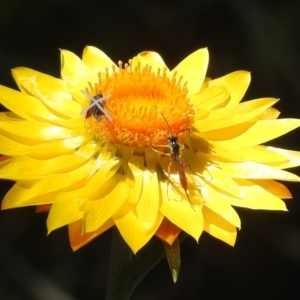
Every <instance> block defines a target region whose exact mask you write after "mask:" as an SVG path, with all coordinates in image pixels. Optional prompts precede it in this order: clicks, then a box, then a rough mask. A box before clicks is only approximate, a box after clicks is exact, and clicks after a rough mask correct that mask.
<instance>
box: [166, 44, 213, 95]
mask: <svg viewBox="0 0 300 300" xmlns="http://www.w3.org/2000/svg"><path fill="white" fill-rule="evenodd" d="M207 66H208V51H207V48H203V49H199V50H197V51H195V52H193V53H192V54H190V55H189V56H187V57H186V58H185V59H184V60H183V61H181V62H180V63H179V64H178V65H177V66H176V67H175V69H174V70H172V72H171V74H170V75H171V76H172V74H174V73H175V72H177V75H176V76H177V78H180V77H181V76H183V79H182V82H183V83H185V82H187V88H188V91H189V92H188V93H189V95H192V94H195V93H197V92H199V91H200V88H201V86H202V83H203V81H204V78H205V74H206V71H207Z"/></svg>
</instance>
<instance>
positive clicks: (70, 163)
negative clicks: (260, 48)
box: [0, 144, 96, 180]
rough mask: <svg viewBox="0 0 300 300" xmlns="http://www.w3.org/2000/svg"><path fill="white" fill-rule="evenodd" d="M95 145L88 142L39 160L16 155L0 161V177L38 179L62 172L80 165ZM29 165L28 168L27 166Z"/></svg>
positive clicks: (91, 153) (89, 155)
mask: <svg viewBox="0 0 300 300" xmlns="http://www.w3.org/2000/svg"><path fill="white" fill-rule="evenodd" d="M95 147H96V145H93V144H88V145H85V146H83V147H81V148H79V150H78V151H76V152H75V153H73V154H70V155H63V156H58V157H55V158H52V159H46V160H39V159H33V158H30V157H26V156H18V157H15V158H12V159H10V160H6V161H5V162H2V163H0V178H5V179H13V180H26V179H39V178H43V177H44V176H46V175H50V174H53V173H63V172H67V171H70V170H74V169H76V168H78V167H80V166H82V165H83V164H84V163H85V162H86V161H87V160H88V159H89V158H90V157H91V156H92V155H93V154H94V150H95ZM28 166H30V168H28Z"/></svg>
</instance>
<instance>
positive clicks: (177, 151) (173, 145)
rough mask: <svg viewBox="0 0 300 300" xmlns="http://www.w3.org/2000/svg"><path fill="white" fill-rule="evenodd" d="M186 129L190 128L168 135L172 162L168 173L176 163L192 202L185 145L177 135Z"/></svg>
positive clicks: (181, 182)
mask: <svg viewBox="0 0 300 300" xmlns="http://www.w3.org/2000/svg"><path fill="white" fill-rule="evenodd" d="M161 115H162V117H163V118H164V120H165V121H166V123H167V125H168V127H169V129H170V132H171V127H170V124H169V122H168V121H167V119H166V118H165V116H164V115H163V114H162V113H161ZM185 130H189V128H186V129H182V130H180V131H178V132H177V133H176V135H173V134H170V135H169V137H168V141H169V145H168V146H167V147H169V151H170V156H171V159H170V164H169V166H168V173H169V176H170V174H171V167H172V164H173V163H174V164H175V165H176V168H177V172H178V175H179V181H180V185H181V187H182V188H183V190H184V192H185V194H186V197H187V198H188V200H189V202H190V203H192V202H191V199H190V197H189V195H188V192H187V190H188V183H187V178H186V174H185V170H184V167H185V166H186V164H187V163H186V162H185V161H184V160H183V158H182V155H181V150H182V149H183V148H184V146H183V145H181V144H180V143H179V142H178V136H177V135H178V133H180V132H182V131H185ZM155 151H156V150H155Z"/></svg>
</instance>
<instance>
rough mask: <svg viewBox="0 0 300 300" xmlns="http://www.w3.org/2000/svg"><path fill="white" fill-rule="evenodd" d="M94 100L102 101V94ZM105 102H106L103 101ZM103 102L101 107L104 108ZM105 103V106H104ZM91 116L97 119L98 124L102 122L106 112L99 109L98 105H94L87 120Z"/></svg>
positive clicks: (87, 113) (88, 113)
mask: <svg viewBox="0 0 300 300" xmlns="http://www.w3.org/2000/svg"><path fill="white" fill-rule="evenodd" d="M93 98H94V100H100V99H102V98H103V95H102V94H97V95H95V96H94V97H93ZM103 102H104V101H103ZM103 102H101V104H100V105H101V107H102V108H103V106H104V103H103ZM102 103H103V104H102ZM91 115H93V116H94V117H95V119H96V120H97V122H100V116H101V115H102V116H104V112H103V110H100V109H99V107H98V106H97V105H94V106H93V107H91V108H90V109H89V110H88V111H87V112H86V118H89V117H90V116H91Z"/></svg>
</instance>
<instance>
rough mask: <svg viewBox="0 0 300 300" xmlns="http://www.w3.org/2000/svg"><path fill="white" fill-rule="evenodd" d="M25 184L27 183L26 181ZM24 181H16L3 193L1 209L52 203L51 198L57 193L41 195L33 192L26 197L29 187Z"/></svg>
mask: <svg viewBox="0 0 300 300" xmlns="http://www.w3.org/2000/svg"><path fill="white" fill-rule="evenodd" d="M26 184H27V183H26ZM26 184H24V182H17V183H15V185H14V186H13V187H12V188H11V189H10V190H9V191H8V192H7V194H6V195H5V197H4V199H3V201H2V206H1V209H9V208H16V207H24V206H32V205H44V204H49V203H53V199H54V198H55V197H56V195H57V193H56V192H53V193H46V194H44V195H42V196H40V195H39V194H35V195H33V196H32V197H29V198H28V197H27V194H28V192H29V190H30V187H28V186H26Z"/></svg>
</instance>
